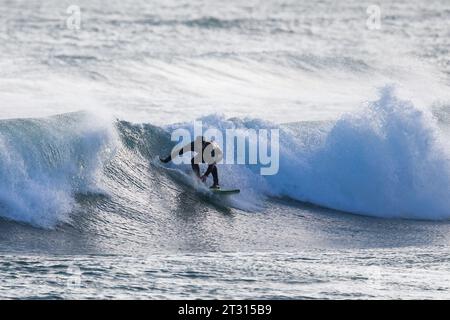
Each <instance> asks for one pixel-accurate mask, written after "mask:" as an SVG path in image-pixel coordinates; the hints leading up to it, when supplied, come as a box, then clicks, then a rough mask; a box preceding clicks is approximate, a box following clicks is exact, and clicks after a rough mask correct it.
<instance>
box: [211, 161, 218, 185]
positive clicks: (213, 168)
mask: <svg viewBox="0 0 450 320" xmlns="http://www.w3.org/2000/svg"><path fill="white" fill-rule="evenodd" d="M209 167H210V168H208V171H210V172H211V173H212V176H213V186H214V187H215V186H218V185H219V174H218V172H217V166H216V165H215V164H211V165H210V166H209Z"/></svg>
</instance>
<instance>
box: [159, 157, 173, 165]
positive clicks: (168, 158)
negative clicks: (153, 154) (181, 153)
mask: <svg viewBox="0 0 450 320" xmlns="http://www.w3.org/2000/svg"><path fill="white" fill-rule="evenodd" d="M159 160H160V161H161V162H164V163H167V162H169V161H170V157H167V158H165V159H163V158H161V156H160V157H159Z"/></svg>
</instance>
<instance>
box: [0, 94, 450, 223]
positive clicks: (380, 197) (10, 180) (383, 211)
mask: <svg viewBox="0 0 450 320" xmlns="http://www.w3.org/2000/svg"><path fill="white" fill-rule="evenodd" d="M201 120H202V122H203V125H204V127H205V129H206V128H208V127H214V128H217V129H219V130H222V131H223V130H225V129H234V130H236V132H238V129H245V128H250V129H259V128H265V129H267V128H279V129H280V167H279V172H278V174H276V175H273V176H261V175H260V174H259V172H260V170H259V169H260V167H261V166H259V165H225V164H224V165H221V166H220V169H219V170H220V172H219V174H220V177H221V184H222V185H224V186H230V187H236V186H239V187H240V188H241V190H242V193H241V194H240V195H238V196H235V197H233V200H231V201H228V202H226V203H225V206H231V207H235V208H238V209H241V210H246V211H264V210H265V209H264V208H265V206H266V203H267V201H269V202H270V201H271V200H270V199H271V197H289V198H292V199H295V200H298V201H302V202H308V203H313V204H316V205H320V206H324V207H328V208H332V209H336V210H341V211H346V212H350V213H355V214H362V215H370V216H376V217H388V218H407V219H429V220H433V219H448V218H450V200H449V198H448V197H447V193H448V190H449V186H450V156H449V150H450V149H449V146H448V145H447V144H446V142H445V140H444V139H443V138H442V136H441V134H442V132H441V130H440V129H439V127H438V124H437V120H436V119H435V118H434V117H433V115H432V114H431V113H430V112H429V111H427V110H421V109H419V108H417V107H416V106H414V105H413V103H411V102H409V101H405V100H401V99H398V98H397V97H396V95H395V90H394V89H393V88H391V87H386V88H384V89H383V90H382V91H381V93H380V98H379V99H378V100H377V101H375V102H372V103H368V104H367V105H366V106H364V107H363V108H362V109H361V110H359V111H358V112H356V113H352V114H348V115H346V116H344V117H342V118H341V119H340V120H338V121H328V122H299V123H289V124H284V125H281V126H278V125H275V124H273V123H270V122H267V121H264V120H260V119H250V118H231V119H227V118H225V117H224V116H220V115H210V116H206V117H203V118H201ZM181 127H183V128H187V129H190V130H192V124H191V123H178V124H173V125H169V126H165V127H158V126H154V125H151V124H133V123H129V122H126V121H116V122H113V121H99V119H98V117H96V116H94V115H92V114H90V113H72V114H65V115H61V116H54V117H50V118H45V119H16V120H2V121H0V176H1V177H2V179H1V180H0V216H2V217H4V218H7V219H11V220H15V221H20V222H25V223H29V224H32V225H35V226H39V227H44V228H52V227H54V226H55V225H58V224H60V223H67V222H69V223H71V221H72V219H71V218H73V214H74V212H79V211H82V212H83V211H84V212H92V214H94V212H97V213H98V217H99V219H100V217H102V216H103V215H102V213H105V212H115V213H120V214H121V215H125V216H126V218H127V219H130V218H132V219H144V218H143V217H147V218H146V219H156V216H157V215H158V214H162V215H164V212H166V214H167V212H168V211H170V210H171V209H170V208H171V206H172V205H171V202H173V201H174V200H173V199H176V198H177V194H179V193H180V192H192V191H190V189H191V188H190V187H189V186H188V185H186V184H183V183H182V182H180V179H174V178H173V174H172V173H168V172H166V171H165V170H164V169H162V168H161V167H160V166H156V165H154V163H153V161H152V159H154V158H155V157H156V156H157V155H160V154H166V153H168V152H170V149H171V148H172V146H173V145H174V142H172V141H170V132H171V130H173V129H176V128H181ZM247 147H248V145H247ZM225 151H226V150H225ZM225 157H226V154H225ZM173 168H174V169H176V170H181V171H183V172H186V173H189V172H190V166H189V165H184V166H179V167H175V166H174V165H173ZM99 192H100V193H104V194H106V195H108V198H107V200H102V201H105V202H102V203H101V204H99V203H96V202H95V201H84V200H83V199H86V196H87V197H89V194H90V193H99ZM79 195H86V196H82V197H80V196H79ZM80 199H81V200H80ZM196 201H200V205H201V202H202V201H207V202H208V199H204V198H199V199H197V200H196ZM207 202H205V203H204V205H208V204H207ZM222 204H223V203H222ZM85 206H89V207H85ZM149 212H151V213H152V214H151V216H149V214H150V213H149ZM139 213H140V214H139ZM157 213H158V214H157ZM138 217H139V218H138Z"/></svg>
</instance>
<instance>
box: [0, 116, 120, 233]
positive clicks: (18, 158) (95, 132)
mask: <svg viewBox="0 0 450 320" xmlns="http://www.w3.org/2000/svg"><path fill="white" fill-rule="evenodd" d="M113 135H114V133H113V131H111V130H110V129H109V128H108V126H106V125H100V124H99V122H98V121H97V120H94V119H93V118H92V117H91V116H90V115H88V114H84V113H77V114H68V115H63V116H56V117H51V118H48V119H17V120H2V121H0V176H1V179H0V215H1V216H3V217H5V218H8V219H12V220H16V221H21V222H26V223H30V224H33V225H36V226H40V227H52V226H54V225H55V224H57V223H59V222H68V221H69V220H70V213H71V212H72V210H73V208H74V206H75V200H74V195H75V194H76V193H78V192H80V193H83V192H92V191H98V190H99V189H98V187H99V185H98V183H97V177H98V175H99V174H100V172H101V169H102V165H103V163H104V161H105V159H106V158H107V157H108V156H111V155H110V153H111V152H112V151H113V145H112V141H113V139H112V137H113Z"/></svg>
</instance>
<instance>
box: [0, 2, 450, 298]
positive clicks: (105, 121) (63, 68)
mask: <svg viewBox="0 0 450 320" xmlns="http://www.w3.org/2000/svg"><path fill="white" fill-rule="evenodd" d="M378 3H379V9H380V12H381V17H380V25H379V27H380V28H375V29H374V28H371V27H370V25H368V19H369V15H370V12H369V13H368V12H367V9H368V6H369V4H367V3H363V2H361V1H356V0H355V1H346V2H345V3H344V2H340V1H339V2H338V1H332V0H320V1H319V0H316V1H294V0H283V1H275V0H267V1H258V0H251V1H246V2H241V1H227V2H223V1H206V0H196V1H140V0H136V1H127V2H125V1H78V3H77V6H78V7H79V9H80V25H79V29H78V28H75V29H73V28H70V27H68V25H67V22H68V21H67V19H68V18H69V17H70V16H71V14H72V11H70V10H69V11H70V12H68V11H67V10H68V8H69V7H70V6H71V5H73V3H72V2H71V1H46V2H45V3H44V2H40V1H16V2H14V3H11V2H10V1H0V6H1V8H2V10H0V49H1V50H0V274H1V277H0V278H1V279H0V298H8V299H9V298H30V299H41V298H48V299H71V298H77V299H99V298H103V299H119V298H125V299H133V298H136V299H143V298H154V299H156V298H157V299H176V298H186V299H197V298H208V299H213V298H225V299H230V298H245V299H359V298H361V299H373V298H390V299H411V298H420V299H422V298H425V299H437V298H440V299H442V298H448V297H449V296H450V292H449V290H450V287H449V286H450V285H449V283H450V282H449V280H450V279H449V274H450V273H449V271H450V261H449V258H448V257H449V250H450V224H449V218H450V200H449V199H450V198H449V197H448V194H449V192H450V146H449V142H448V141H449V137H450V95H449V92H450V91H449V85H450V78H449V76H450V60H449V54H448V48H449V45H450V25H449V24H448V18H449V16H450V3H448V1H445V0H433V1H422V0H414V1H406V0H398V1H395V2H391V1H387V0H386V1H384V0H383V1H378ZM369 11H370V10H369ZM195 119H197V120H201V121H202V122H203V124H204V125H205V126H206V127H212V128H219V129H221V130H226V129H233V130H238V129H259V128H278V129H279V130H280V168H279V172H278V173H277V174H276V175H273V176H261V175H259V170H257V169H259V167H258V166H256V168H255V166H246V165H220V166H219V174H220V178H221V184H222V185H223V186H224V187H239V188H240V189H241V193H240V194H239V195H236V196H233V197H228V198H223V197H222V198H221V197H217V196H211V195H210V194H207V193H206V194H205V193H204V192H199V191H198V190H197V189H195V188H192V186H191V184H190V178H189V167H186V166H180V167H177V166H175V165H169V166H168V167H167V168H166V167H162V166H161V165H160V164H159V163H158V162H157V161H155V159H156V158H157V156H158V155H160V154H166V153H168V152H169V151H170V149H171V147H172V146H173V142H171V141H170V133H171V131H172V130H174V129H178V128H190V127H191V126H192V121H193V120H195Z"/></svg>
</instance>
